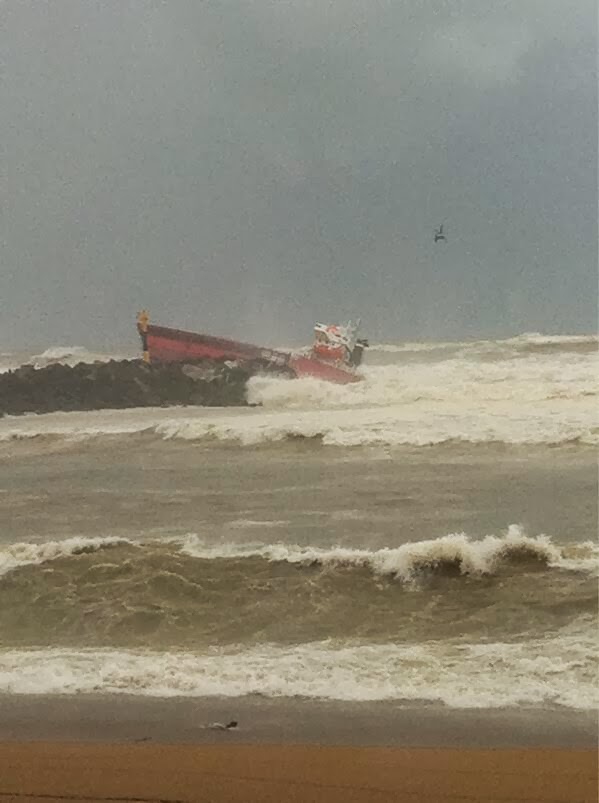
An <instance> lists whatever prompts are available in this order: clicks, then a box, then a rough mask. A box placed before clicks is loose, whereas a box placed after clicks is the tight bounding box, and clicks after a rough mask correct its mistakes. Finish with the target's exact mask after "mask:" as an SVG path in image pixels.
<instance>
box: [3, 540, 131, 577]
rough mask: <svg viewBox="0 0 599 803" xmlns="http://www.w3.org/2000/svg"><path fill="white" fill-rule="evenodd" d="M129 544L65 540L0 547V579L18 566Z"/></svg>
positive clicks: (118, 541) (39, 564)
mask: <svg viewBox="0 0 599 803" xmlns="http://www.w3.org/2000/svg"><path fill="white" fill-rule="evenodd" d="M126 543H131V542H130V541H127V540H126V539H124V538H111V537H104V538H102V537H97V538H83V537H75V538H65V539H64V540H63V541H45V542H43V543H40V544H35V543H27V542H25V543H16V544H4V545H1V546H0V577H1V576H2V575H3V574H7V573H8V572H10V571H12V570H13V569H17V568H19V567H20V566H31V565H34V566H41V565H42V564H44V563H48V562H49V561H52V560H56V559H57V558H63V557H67V556H69V555H81V554H85V553H88V552H97V551H99V550H101V549H110V548H111V547H115V546H119V545H122V544H126Z"/></svg>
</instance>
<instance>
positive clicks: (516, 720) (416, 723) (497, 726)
mask: <svg viewBox="0 0 599 803" xmlns="http://www.w3.org/2000/svg"><path fill="white" fill-rule="evenodd" d="M230 720H236V721H237V722H238V723H239V725H238V727H237V728H236V729H235V730H229V731H224V732H223V731H218V730H213V729H211V728H210V727H209V725H210V723H212V722H215V721H216V722H228V721H230ZM73 741H74V742H80V743H83V742H85V743H142V742H143V743H156V744H196V745H200V744H204V745H208V744H216V745H241V744H253V745H259V744H278V745H281V744H285V745H292V744H304V745H310V744H312V745H335V746H339V745H347V746H356V747H358V746H359V747H367V746H372V747H375V746H376V747H410V748H414V747H422V748H440V747H446V748H468V749H471V748H479V749H495V748H531V747H534V748H576V749H586V748H596V747H597V743H598V714H597V712H596V711H593V710H577V709H565V708H554V709H548V708H535V707H530V708H520V707H518V708H468V709H463V708H462V709H460V708H449V707H446V706H443V705H442V704H430V703H424V702H423V703H421V704H414V703H413V702H410V703H401V702H397V701H382V702H381V701H377V702H355V703H348V702H341V701H322V700H307V699H297V698H259V697H209V698H202V697H168V698H160V697H143V696H135V695H125V694H123V695H102V694H97V695H72V696H70V695H64V696H63V695H10V694H4V695H0V742H5V743H6V742H73Z"/></svg>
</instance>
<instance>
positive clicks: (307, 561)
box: [181, 525, 599, 582]
mask: <svg viewBox="0 0 599 803" xmlns="http://www.w3.org/2000/svg"><path fill="white" fill-rule="evenodd" d="M181 551H182V552H183V553H185V554H187V555H190V556H191V557H196V558H204V559H214V558H229V559H232V558H252V557H259V558H263V559H265V560H268V561H272V562H286V563H292V564H299V565H303V566H310V565H318V566H322V567H326V566H330V567H333V568H337V567H338V568H351V567H354V568H356V567H357V568H367V569H369V570H370V571H371V572H372V573H373V574H375V575H378V576H381V577H390V578H394V579H398V580H402V581H404V582H411V581H413V580H414V579H415V578H417V577H418V576H419V575H422V574H423V573H431V572H439V571H440V572H444V571H448V570H449V571H453V570H457V571H458V572H459V573H460V574H463V575H472V576H483V575H488V574H495V573H496V572H497V571H498V570H499V569H500V568H501V567H502V566H505V565H506V564H508V563H518V562H527V561H530V560H536V561H538V562H539V563H541V564H544V565H546V566H548V567H558V568H563V569H569V570H579V571H596V569H597V566H598V559H599V547H596V546H595V545H594V544H592V543H591V542H588V543H586V544H583V545H578V546H576V547H572V548H570V549H569V548H568V547H559V546H556V545H555V544H553V542H552V540H551V538H550V537H549V536H547V535H539V536H528V535H526V534H525V533H524V532H523V530H522V528H521V527H519V526H518V525H511V526H510V527H509V528H508V531H507V532H506V533H505V534H504V535H501V536H495V535H487V536H485V537H484V538H482V539H480V540H475V539H472V538H470V537H469V536H467V535H466V534H464V533H452V534H449V535H445V536H442V537H440V538H435V539H430V540H426V541H412V542H409V543H407V544H402V545H401V546H399V547H395V548H383V549H378V550H368V549H352V548H349V547H332V548H330V549H327V548H322V547H313V546H306V547H303V546H297V545H292V546H290V545H287V544H266V545H257V544H249V545H240V544H228V545H219V546H209V545H206V544H204V543H203V542H202V541H201V540H200V539H199V538H198V537H197V536H196V535H189V536H187V538H186V539H184V542H183V545H182V547H181Z"/></svg>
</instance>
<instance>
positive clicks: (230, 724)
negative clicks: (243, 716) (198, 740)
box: [208, 719, 238, 731]
mask: <svg viewBox="0 0 599 803" xmlns="http://www.w3.org/2000/svg"><path fill="white" fill-rule="evenodd" d="M237 724H238V723H237V721H236V720H234V719H232V720H231V722H227V724H226V725H224V724H223V723H222V722H212V723H211V724H210V725H208V727H209V728H210V729H211V730H215V731H228V730H232V729H233V728H236V727H237Z"/></svg>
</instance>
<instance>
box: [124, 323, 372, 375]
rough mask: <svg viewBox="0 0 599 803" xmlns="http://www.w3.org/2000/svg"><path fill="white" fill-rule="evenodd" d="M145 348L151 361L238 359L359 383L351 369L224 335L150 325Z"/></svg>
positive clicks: (140, 330) (143, 333)
mask: <svg viewBox="0 0 599 803" xmlns="http://www.w3.org/2000/svg"><path fill="white" fill-rule="evenodd" d="M138 329H139V333H140V335H141V338H142V341H143V345H144V350H147V352H148V354H149V357H150V361H151V362H193V361H195V360H205V359H209V360H236V361H238V362H254V361H257V360H259V361H263V362H265V363H269V364H271V365H272V366H273V367H277V368H279V369H284V368H287V369H289V371H290V372H292V373H293V374H295V376H296V377H298V378H299V377H308V376H309V377H314V378H316V379H323V380H326V381H327V382H336V383H337V384H348V383H350V382H359V381H360V379H361V377H360V376H359V375H358V374H356V373H354V372H353V371H352V370H351V369H344V368H343V367H342V366H339V365H335V364H332V363H327V362H324V361H322V360H317V359H314V358H311V357H308V356H304V355H293V354H288V353H286V352H284V351H277V350H276V349H267V348H261V347H260V346H254V345H251V344H250V343H241V342H238V341H236V340H227V339H225V338H221V337H212V336H211V335H203V334H198V333H196V332H186V331H183V330H181V329H171V328H169V327H166V326H154V325H148V326H147V327H146V330H145V331H144V330H143V329H142V328H141V327H138Z"/></svg>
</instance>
